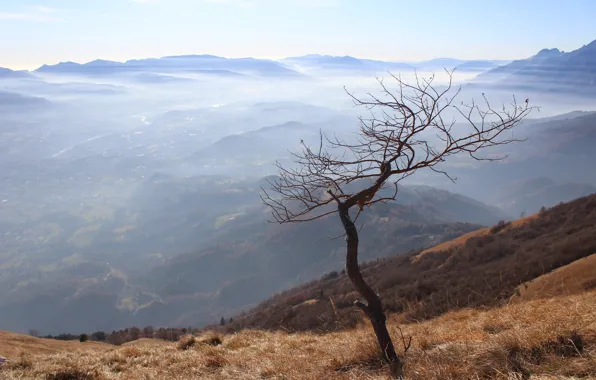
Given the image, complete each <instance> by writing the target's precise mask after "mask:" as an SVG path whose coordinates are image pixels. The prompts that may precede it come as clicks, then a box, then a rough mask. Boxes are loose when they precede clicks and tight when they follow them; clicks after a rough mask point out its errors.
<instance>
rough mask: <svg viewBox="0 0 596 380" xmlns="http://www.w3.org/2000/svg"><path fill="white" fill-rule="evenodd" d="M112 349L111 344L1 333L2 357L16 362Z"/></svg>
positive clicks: (0, 350)
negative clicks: (39, 356) (47, 356)
mask: <svg viewBox="0 0 596 380" xmlns="http://www.w3.org/2000/svg"><path fill="white" fill-rule="evenodd" d="M111 348H112V346H111V345H109V344H104V343H98V342H85V343H80V342H79V341H63V340H54V339H43V338H35V337H32V336H29V335H22V334H14V333H11V332H8V331H0V356H4V357H5V358H7V359H10V360H14V359H17V358H19V357H20V356H21V354H23V353H24V354H27V355H40V354H45V355H47V354H53V353H57V352H63V351H70V352H83V351H105V350H110V349H111Z"/></svg>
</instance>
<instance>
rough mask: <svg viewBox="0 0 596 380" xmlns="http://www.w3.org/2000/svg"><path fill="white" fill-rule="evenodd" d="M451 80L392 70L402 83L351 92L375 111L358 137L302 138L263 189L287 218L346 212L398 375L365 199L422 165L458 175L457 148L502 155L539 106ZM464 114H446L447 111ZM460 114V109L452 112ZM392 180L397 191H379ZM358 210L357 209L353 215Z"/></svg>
mask: <svg viewBox="0 0 596 380" xmlns="http://www.w3.org/2000/svg"><path fill="white" fill-rule="evenodd" d="M448 75H449V83H448V85H446V86H443V88H442V89H440V90H439V89H438V88H439V87H437V86H434V85H433V79H434V76H433V77H430V78H429V79H421V78H419V77H418V76H417V77H416V80H415V81H414V82H413V83H412V84H408V83H406V82H405V81H403V80H402V79H401V77H399V76H395V75H391V78H392V79H393V80H394V81H395V89H393V90H390V88H389V87H388V86H386V84H385V83H384V82H383V81H382V80H379V81H378V82H379V84H380V91H379V94H378V95H373V94H371V93H368V94H367V96H366V97H365V98H364V99H362V98H358V97H356V96H354V95H353V94H351V93H349V92H348V95H349V96H350V97H351V98H352V99H353V101H354V104H355V105H356V106H361V107H364V108H365V109H367V110H368V111H369V114H370V116H368V117H367V118H365V117H360V118H359V121H360V123H359V127H360V128H359V132H358V133H357V138H356V139H355V140H354V141H351V142H347V141H346V140H344V139H340V138H338V137H337V136H333V137H330V136H327V135H324V134H323V133H321V139H320V144H318V146H316V147H310V146H308V145H307V144H306V143H304V142H302V148H303V149H302V152H299V153H292V154H293V156H294V158H295V162H296V164H297V165H296V166H294V167H291V168H290V167H284V166H283V165H281V164H280V163H277V167H278V169H279V176H277V177H275V179H273V180H270V182H269V185H270V187H271V188H270V189H269V190H267V189H263V193H262V199H263V202H264V203H265V204H266V205H268V206H269V207H270V208H271V210H272V215H273V218H274V220H275V221H276V222H279V223H291V222H308V221H312V220H315V219H319V218H322V217H324V216H327V215H330V214H333V213H338V214H339V218H340V220H341V223H342V225H343V228H344V230H345V239H346V242H347V253H346V272H347V274H348V276H349V278H350V280H351V282H352V284H353V285H354V287H355V288H356V290H357V291H358V292H359V293H360V295H361V296H362V298H364V301H365V302H360V301H357V302H355V306H357V307H358V308H360V309H361V310H362V311H363V312H364V313H365V315H366V316H367V317H368V318H369V319H370V322H371V323H372V326H373V328H374V332H375V334H376V337H377V340H378V343H379V346H380V349H381V352H382V355H383V358H384V360H385V361H386V362H387V363H388V364H389V366H390V369H391V373H392V375H393V376H394V377H396V378H402V377H403V358H402V357H400V355H398V354H397V353H396V351H395V348H394V346H393V343H392V341H391V337H390V335H389V332H388V331H387V327H386V322H385V321H386V316H385V313H384V310H383V304H382V302H381V299H380V297H379V296H378V294H377V293H376V292H375V291H374V290H373V289H372V288H371V287H370V286H369V285H368V284H367V283H366V282H365V280H364V278H363V277H362V274H361V272H360V269H359V265H358V234H359V230H358V229H357V227H356V225H355V222H356V220H357V218H358V216H359V215H360V213H361V212H362V211H363V210H364V207H365V206H371V205H373V204H375V203H379V202H387V201H391V200H393V199H395V197H396V196H397V190H398V187H397V185H398V182H399V181H401V180H403V179H404V178H406V177H408V176H410V175H412V174H414V173H415V172H416V171H417V170H418V169H429V170H433V171H435V172H437V173H441V174H443V175H445V176H447V177H448V178H450V179H451V180H454V178H452V177H450V176H449V174H448V173H447V172H445V171H444V168H442V167H441V166H440V165H439V164H441V163H442V162H444V161H445V160H446V159H447V158H448V157H450V156H453V155H456V154H468V155H469V156H470V157H472V158H473V159H474V160H490V161H494V160H499V159H502V158H504V157H502V156H500V157H494V156H493V157H481V156H480V155H479V153H480V151H481V150H483V149H485V148H489V147H495V146H499V145H505V144H509V143H512V142H514V141H518V139H516V138H515V137H514V136H513V133H512V131H513V129H514V128H515V127H516V126H517V125H518V124H519V123H520V122H521V121H522V120H523V119H524V118H525V117H526V116H527V115H528V114H529V113H530V111H531V110H532V109H533V107H531V106H530V105H529V102H528V100H526V101H524V102H523V103H522V104H521V105H520V104H518V103H517V102H516V101H515V97H514V98H513V103H512V104H511V106H510V107H503V108H502V110H496V109H494V108H492V107H491V106H490V104H489V102H488V100H487V98H486V97H485V96H484V94H483V95H482V96H483V102H482V105H479V104H476V103H474V102H472V103H471V104H463V103H461V104H458V105H456V102H455V100H456V98H457V97H458V95H459V94H460V90H461V88H457V89H456V88H454V87H453V86H452V72H448ZM448 110H452V111H455V115H457V116H460V117H461V118H462V119H463V121H464V122H465V123H464V124H463V125H464V126H462V125H461V124H456V120H457V117H455V118H453V119H452V120H449V121H447V120H445V119H446V117H447V116H446V113H448V112H446V111H448ZM452 117H453V116H452ZM387 185H392V187H393V190H392V191H386V190H384V191H379V190H380V189H382V188H383V187H385V186H387ZM350 210H354V211H355V213H354V214H355V215H354V216H353V217H352V215H351V214H350Z"/></svg>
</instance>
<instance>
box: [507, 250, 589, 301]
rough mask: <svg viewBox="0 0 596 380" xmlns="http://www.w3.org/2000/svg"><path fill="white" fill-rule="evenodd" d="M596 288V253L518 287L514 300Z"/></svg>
mask: <svg viewBox="0 0 596 380" xmlns="http://www.w3.org/2000/svg"><path fill="white" fill-rule="evenodd" d="M593 288H596V254H594V255H591V256H587V257H584V258H583V259H579V260H576V261H574V262H572V263H571V264H568V265H565V266H562V267H560V268H557V269H556V270H554V271H552V272H551V273H548V274H545V275H542V276H540V277H537V278H535V279H534V280H532V281H528V282H526V283H524V284H522V285H520V286H519V287H518V292H519V295H516V296H514V298H513V300H514V301H516V302H517V301H520V300H524V301H527V300H531V299H536V298H546V297H554V296H562V295H569V294H574V293H580V292H582V291H585V290H589V289H593Z"/></svg>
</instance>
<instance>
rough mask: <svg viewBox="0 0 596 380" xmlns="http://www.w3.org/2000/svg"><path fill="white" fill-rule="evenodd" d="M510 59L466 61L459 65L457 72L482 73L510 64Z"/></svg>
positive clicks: (456, 67)
mask: <svg viewBox="0 0 596 380" xmlns="http://www.w3.org/2000/svg"><path fill="white" fill-rule="evenodd" d="M509 62H510V61H502V60H472V61H465V62H463V63H461V64H459V65H457V66H455V69H456V70H457V72H477V73H481V72H484V71H488V70H490V69H494V68H496V67H500V66H503V65H506V64H508V63H509Z"/></svg>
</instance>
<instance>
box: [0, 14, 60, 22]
mask: <svg viewBox="0 0 596 380" xmlns="http://www.w3.org/2000/svg"><path fill="white" fill-rule="evenodd" d="M46 13H47V12H46ZM0 20H22V21H40V22H44V21H58V19H57V18H55V17H53V16H49V15H47V14H44V13H41V12H38V13H34V12H26V13H25V12H24V13H19V12H0Z"/></svg>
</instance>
